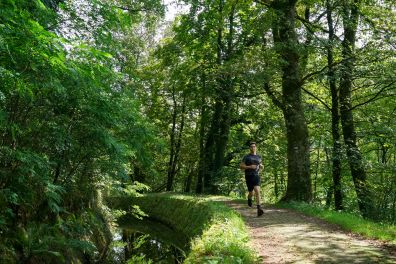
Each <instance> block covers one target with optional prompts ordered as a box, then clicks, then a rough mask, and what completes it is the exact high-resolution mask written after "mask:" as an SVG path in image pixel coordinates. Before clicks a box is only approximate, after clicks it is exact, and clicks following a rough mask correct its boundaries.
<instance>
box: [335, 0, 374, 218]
mask: <svg viewBox="0 0 396 264" xmlns="http://www.w3.org/2000/svg"><path fill="white" fill-rule="evenodd" d="M357 5H358V1H356V0H355V1H353V2H352V3H350V2H349V1H346V2H344V7H343V24H344V40H343V42H342V57H343V63H342V71H341V78H340V98H339V100H340V114H341V124H342V132H343V135H344V142H345V146H346V151H347V156H348V162H349V166H350V169H351V174H352V178H353V183H354V186H355V190H356V194H357V199H358V205H359V210H360V212H361V214H362V215H363V217H365V218H369V217H370V213H374V212H373V209H374V208H373V207H372V197H371V192H370V189H369V187H368V186H367V182H366V179H367V174H366V171H365V169H364V165H363V160H362V155H361V153H360V150H359V148H358V146H357V139H356V131H355V126H354V120H353V113H352V103H351V101H352V77H353V69H354V46H355V38H356V29H357V25H358V21H359V13H358V7H357ZM372 216H373V215H372Z"/></svg>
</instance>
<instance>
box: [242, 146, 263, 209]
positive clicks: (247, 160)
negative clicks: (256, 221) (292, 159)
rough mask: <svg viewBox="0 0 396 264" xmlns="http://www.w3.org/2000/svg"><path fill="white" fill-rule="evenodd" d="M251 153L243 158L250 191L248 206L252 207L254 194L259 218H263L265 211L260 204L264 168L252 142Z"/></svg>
mask: <svg viewBox="0 0 396 264" xmlns="http://www.w3.org/2000/svg"><path fill="white" fill-rule="evenodd" d="M249 149H250V153H249V154H248V155H246V156H245V157H243V159H242V162H241V165H240V166H239V167H240V168H241V170H244V171H245V180H246V185H247V188H248V191H249V194H248V205H249V207H252V198H253V193H254V197H255V200H256V205H257V216H262V215H263V213H264V211H263V209H261V204H260V175H259V171H260V169H262V168H264V166H263V165H262V164H261V157H260V156H259V155H257V154H256V142H250V144H249Z"/></svg>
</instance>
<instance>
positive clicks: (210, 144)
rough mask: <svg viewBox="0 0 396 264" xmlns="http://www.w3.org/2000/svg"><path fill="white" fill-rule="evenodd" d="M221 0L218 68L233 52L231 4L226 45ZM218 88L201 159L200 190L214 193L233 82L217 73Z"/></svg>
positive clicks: (227, 130) (222, 151)
mask: <svg viewBox="0 0 396 264" xmlns="http://www.w3.org/2000/svg"><path fill="white" fill-rule="evenodd" d="M223 9H224V0H220V2H219V7H218V12H219V18H220V20H219V27H218V30H217V58H216V59H217V64H218V66H219V68H220V67H221V66H222V64H223V63H224V61H227V60H229V59H231V58H232V56H233V52H232V51H233V45H232V41H233V32H234V28H233V26H234V21H233V20H234V12H235V5H234V6H233V8H232V9H231V11H230V16H229V28H228V34H229V35H228V38H227V45H226V47H225V45H224V36H223V15H222V14H223V11H224V10H223ZM217 85H218V92H217V93H216V95H215V106H214V113H213V116H212V120H211V126H210V129H209V131H208V134H207V137H206V143H205V148H204V154H203V155H204V158H203V163H202V166H203V167H202V169H201V170H202V174H203V183H204V187H203V191H204V192H206V193H217V192H218V189H217V187H216V181H217V180H218V179H219V178H220V177H221V171H222V168H223V166H224V160H225V153H226V147H227V143H228V136H229V133H230V127H231V105H232V101H233V83H232V78H231V77H229V76H223V75H220V76H218V79H217Z"/></svg>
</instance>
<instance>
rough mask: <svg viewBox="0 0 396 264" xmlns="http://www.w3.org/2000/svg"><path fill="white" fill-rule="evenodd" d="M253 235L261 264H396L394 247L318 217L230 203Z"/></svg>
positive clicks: (252, 244)
mask: <svg viewBox="0 0 396 264" xmlns="http://www.w3.org/2000/svg"><path fill="white" fill-rule="evenodd" d="M226 204H227V205H228V206H230V207H231V208H233V209H235V210H236V211H238V212H239V213H240V214H241V215H242V217H243V219H244V221H245V223H246V225H247V226H248V229H249V232H250V243H251V247H252V248H253V249H254V250H256V252H257V254H258V255H259V257H260V259H261V262H262V263H267V264H275V263H276V264H278V263H304V264H305V263H339V264H343V263H396V250H395V246H389V245H386V244H384V243H381V242H379V241H375V240H369V239H366V238H363V237H360V236H358V235H356V234H351V233H348V232H346V231H343V230H341V229H340V228H339V227H338V226H336V225H333V224H329V223H327V222H325V221H323V220H320V219H318V218H314V217H310V216H305V215H303V214H301V213H298V212H295V211H292V210H288V209H279V208H275V207H271V206H268V205H267V206H264V207H263V209H264V215H263V216H261V217H257V209H256V208H255V207H253V208H249V207H248V206H247V205H245V204H241V203H237V202H234V201H227V202H226Z"/></svg>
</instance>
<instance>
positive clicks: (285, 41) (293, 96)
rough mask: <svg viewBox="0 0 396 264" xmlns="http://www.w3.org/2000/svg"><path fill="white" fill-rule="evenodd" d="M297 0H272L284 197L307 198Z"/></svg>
mask: <svg viewBox="0 0 396 264" xmlns="http://www.w3.org/2000/svg"><path fill="white" fill-rule="evenodd" d="M295 5H296V1H294V0H289V1H286V0H279V1H275V2H273V4H272V7H273V8H274V10H275V11H276V14H277V18H276V21H275V22H274V24H273V32H272V33H273V38H274V42H275V48H276V51H277V53H278V54H279V55H280V57H281V59H282V63H283V64H282V99H283V100H282V101H283V102H282V110H283V115H284V118H285V123H286V136H287V159H288V182H287V188H286V193H285V196H284V197H283V198H282V199H283V200H298V201H310V200H311V198H312V187H311V175H310V158H309V142H308V128H307V124H306V120H305V116H304V112H303V107H302V99H301V90H302V80H301V73H300V65H299V63H300V57H299V53H298V46H299V43H298V39H297V34H296V32H295V19H296V6H295Z"/></svg>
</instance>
